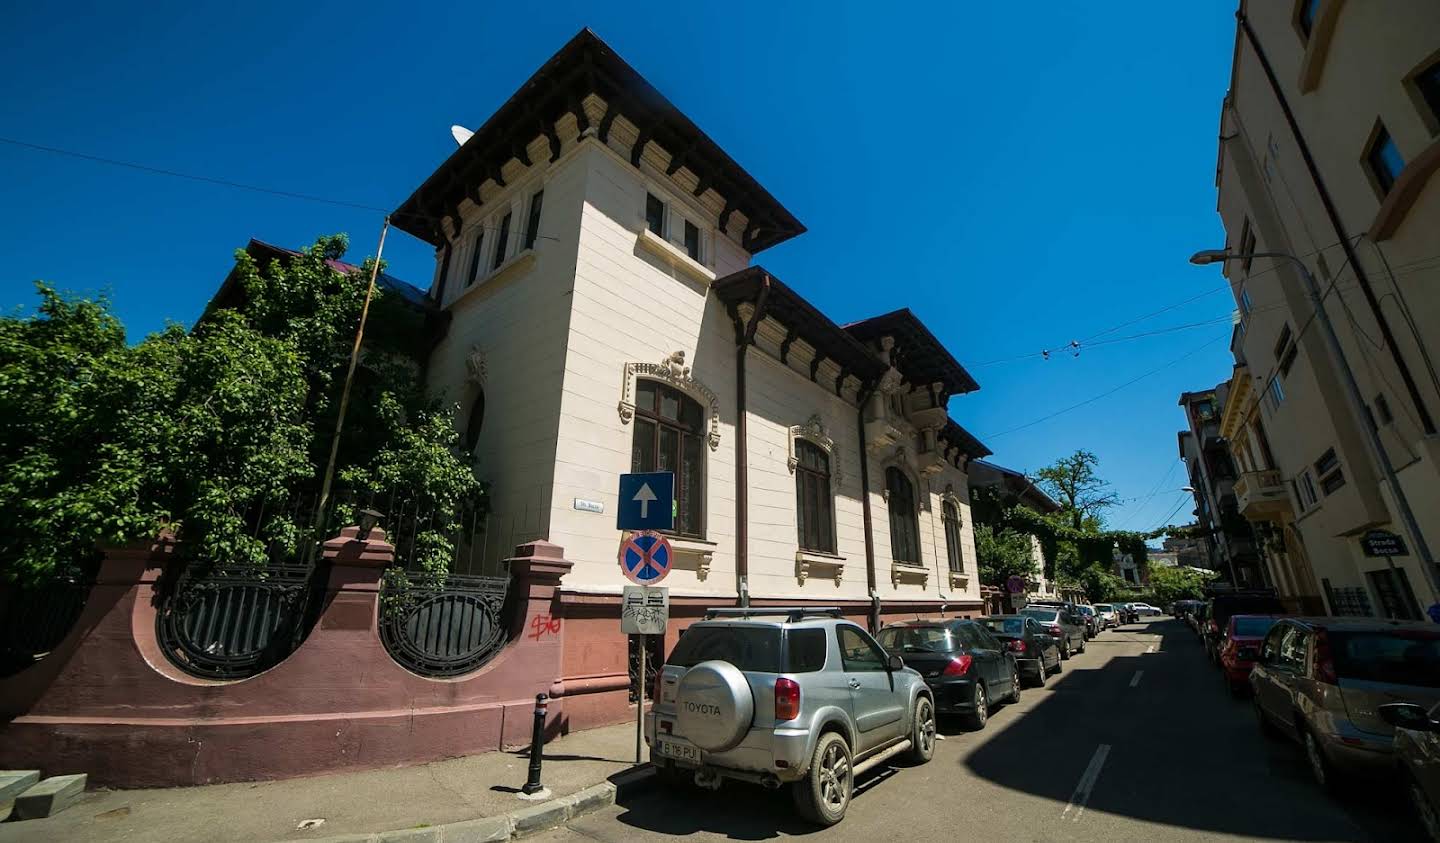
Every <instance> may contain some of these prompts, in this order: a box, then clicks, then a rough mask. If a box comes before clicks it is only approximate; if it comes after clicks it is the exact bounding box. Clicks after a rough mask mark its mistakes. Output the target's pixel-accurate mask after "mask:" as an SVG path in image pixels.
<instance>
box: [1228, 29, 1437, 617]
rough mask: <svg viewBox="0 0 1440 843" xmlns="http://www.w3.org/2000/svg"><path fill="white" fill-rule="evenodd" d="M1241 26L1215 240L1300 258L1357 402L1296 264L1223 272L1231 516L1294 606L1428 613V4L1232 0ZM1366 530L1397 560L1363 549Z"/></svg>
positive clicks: (1433, 479) (1431, 338)
mask: <svg viewBox="0 0 1440 843" xmlns="http://www.w3.org/2000/svg"><path fill="white" fill-rule="evenodd" d="M1238 18H1239V25H1238V29H1237V36H1236V43H1235V53H1234V64H1233V69H1232V78H1231V85H1230V90H1229V92H1228V93H1227V95H1226V96H1225V99H1224V103H1223V106H1222V112H1221V120H1220V149H1219V160H1218V162H1217V172H1216V184H1217V187H1218V190H1219V202H1218V210H1219V213H1220V217H1221V220H1222V222H1223V224H1224V226H1225V229H1226V232H1227V243H1226V246H1227V248H1228V249H1230V250H1231V251H1232V252H1234V253H1236V254H1242V255H1246V254H1251V253H1254V252H1280V253H1285V254H1288V255H1293V256H1295V257H1296V258H1298V259H1299V260H1300V261H1302V262H1303V263H1304V265H1305V266H1306V267H1307V269H1308V270H1309V272H1310V273H1311V274H1312V275H1313V277H1314V279H1315V281H1316V283H1317V284H1318V287H1319V291H1320V293H1321V295H1322V297H1323V303H1324V308H1325V310H1326V313H1327V314H1328V315H1329V318H1330V320H1331V321H1332V322H1333V323H1334V325H1335V330H1336V333H1337V334H1338V340H1339V345H1340V348H1341V352H1342V353H1343V356H1344V359H1345V360H1346V361H1348V364H1349V367H1350V368H1351V369H1352V370H1353V372H1354V377H1355V380H1356V382H1357V386H1358V389H1359V393H1360V400H1361V402H1363V406H1356V402H1354V401H1352V400H1351V399H1350V397H1349V395H1348V392H1347V388H1346V380H1345V375H1344V370H1343V368H1342V366H1341V365H1340V358H1339V357H1338V356H1337V355H1336V354H1335V353H1333V352H1332V350H1331V349H1330V348H1329V346H1328V344H1327V341H1326V338H1325V333H1324V331H1323V330H1322V327H1321V326H1320V325H1317V324H1316V322H1315V320H1314V313H1315V309H1314V306H1313V305H1312V303H1311V301H1310V299H1309V298H1308V297H1307V292H1306V285H1305V278H1304V277H1303V276H1302V275H1301V274H1300V273H1299V272H1298V271H1297V268H1296V267H1295V265H1294V264H1292V263H1291V262H1289V261H1288V260H1284V259H1270V258H1263V257H1255V258H1240V259H1236V260H1230V261H1227V262H1226V264H1225V270H1226V276H1227V278H1228V280H1229V284H1230V286H1231V288H1232V290H1233V292H1234V295H1235V300H1236V302H1237V305H1238V310H1239V316H1238V324H1237V327H1236V331H1235V334H1234V339H1233V343H1232V350H1233V352H1234V356H1235V361H1236V368H1235V372H1234V375H1233V377H1232V379H1231V381H1230V386H1229V389H1230V391H1231V398H1230V400H1229V402H1227V403H1228V406H1227V412H1226V417H1225V431H1224V433H1225V435H1226V437H1227V438H1228V439H1229V440H1230V441H1231V443H1232V447H1233V449H1234V452H1235V461H1236V463H1237V466H1236V467H1237V472H1238V475H1239V476H1238V478H1237V480H1236V483H1235V492H1236V498H1237V503H1238V506H1239V508H1240V511H1241V512H1242V514H1244V515H1245V517H1246V518H1247V519H1249V520H1251V521H1252V522H1254V523H1256V524H1260V525H1263V527H1262V530H1261V534H1262V537H1263V542H1264V545H1265V547H1266V548H1267V555H1268V556H1269V558H1271V559H1273V560H1278V561H1277V562H1276V563H1275V564H1273V565H1272V571H1273V575H1274V579H1275V581H1276V585H1277V587H1279V588H1283V589H1288V590H1289V591H1290V593H1291V595H1292V597H1294V599H1296V600H1297V601H1299V602H1300V603H1301V604H1304V605H1307V606H1310V607H1312V608H1320V607H1322V606H1323V608H1324V610H1326V611H1328V612H1331V613H1334V614H1354V615H1376V616H1381V617H1397V618H1419V617H1421V613H1422V612H1423V610H1424V609H1425V607H1427V606H1429V605H1431V604H1434V603H1436V602H1437V601H1440V587H1437V572H1436V569H1435V566H1434V563H1433V559H1431V558H1430V556H1431V554H1432V553H1433V550H1434V548H1436V547H1437V545H1440V517H1437V516H1440V437H1437V435H1436V431H1437V429H1436V418H1437V415H1436V414H1437V413H1440V377H1437V371H1436V367H1435V366H1434V357H1433V355H1434V354H1435V353H1436V351H1437V349H1436V348H1435V342H1436V337H1440V297H1437V296H1436V295H1435V292H1434V290H1435V288H1436V283H1437V282H1440V252H1437V248H1436V247H1437V242H1440V241H1437V238H1436V232H1437V231H1440V181H1437V180H1436V179H1434V178H1433V175H1434V173H1435V172H1436V170H1437V169H1440V5H1437V4H1435V3H1433V2H1426V0H1401V1H1400V2H1395V3H1386V4H1373V3H1354V2H1349V3H1347V2H1343V0H1302V2H1294V3H1255V2H1242V4H1241V8H1240V12H1239V15H1238ZM1372 428H1373V430H1374V431H1375V432H1376V433H1377V435H1378V438H1379V440H1380V443H1381V446H1380V448H1379V449H1376V448H1374V447H1372V446H1371V444H1370V442H1369V438H1370V431H1371V429H1372ZM1386 463H1389V465H1390V466H1391V467H1393V470H1394V473H1395V475H1396V477H1397V478H1398V485H1399V488H1400V489H1401V490H1402V493H1403V498H1404V500H1403V502H1402V501H1401V500H1399V499H1397V497H1396V495H1395V494H1393V492H1392V489H1391V487H1390V486H1389V485H1388V483H1387V482H1386V471H1385V464H1386ZM1402 506H1408V508H1409V510H1411V511H1412V512H1413V513H1414V516H1415V521H1416V522H1418V525H1419V530H1418V531H1413V530H1411V529H1410V525H1409V524H1407V519H1405V518H1404V517H1403V510H1402ZM1377 531H1378V533H1377ZM1367 534H1370V535H1376V534H1378V535H1381V536H1390V537H1398V539H1399V543H1398V546H1399V547H1400V548H1401V549H1402V550H1404V553H1402V554H1401V555H1398V556H1389V557H1386V556H1379V555H1371V554H1372V552H1373V551H1374V550H1375V547H1376V544H1375V543H1374V542H1367V540H1366V536H1367ZM1391 547H1392V549H1393V548H1394V547H1396V545H1394V544H1392V545H1391Z"/></svg>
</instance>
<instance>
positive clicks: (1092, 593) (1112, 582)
mask: <svg viewBox="0 0 1440 843" xmlns="http://www.w3.org/2000/svg"><path fill="white" fill-rule="evenodd" d="M1076 580H1077V582H1078V583H1079V584H1080V589H1081V590H1082V591H1084V592H1085V598H1086V599H1087V600H1089V601H1090V602H1091V603H1105V602H1108V601H1110V600H1114V599H1116V598H1118V597H1119V596H1120V594H1122V593H1123V592H1124V591H1125V581H1124V580H1123V579H1121V578H1120V577H1118V576H1116V575H1115V574H1112V573H1110V571H1109V569H1107V568H1105V567H1104V566H1101V565H1091V566H1090V567H1088V568H1086V569H1084V570H1083V571H1081V572H1080V575H1079V576H1078V577H1076Z"/></svg>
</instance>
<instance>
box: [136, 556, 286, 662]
mask: <svg viewBox="0 0 1440 843" xmlns="http://www.w3.org/2000/svg"><path fill="white" fill-rule="evenodd" d="M310 579H311V569H310V568H309V567H308V566H306V565H294V564H287V565H269V566H263V567H262V566H251V565H220V564H212V563H205V562H195V563H191V564H189V565H188V566H186V567H185V568H184V570H183V571H182V572H181V574H180V577H179V580H178V582H176V583H175V585H174V588H173V590H172V591H171V592H170V594H168V595H167V596H166V597H165V598H164V599H163V603H162V607H161V610H160V613H159V615H158V616H157V617H156V619H155V624H156V634H157V635H158V637H159V640H160V646H161V648H162V649H163V650H164V651H165V655H166V657H168V658H169V659H170V661H171V662H172V663H173V664H174V665H175V666H176V667H178V668H180V669H181V670H183V671H185V672H186V673H189V674H191V675H193V676H200V677H203V678H206V679H241V678H244V677H247V676H254V675H256V674H258V673H260V672H262V671H264V670H267V669H269V668H271V667H273V666H275V665H276V664H279V663H280V662H281V661H283V660H284V659H285V657H286V656H288V655H290V653H292V652H293V651H294V650H295V648H296V647H298V646H299V645H300V642H301V641H302V640H304V637H305V633H306V632H307V631H308V626H309V625H308V624H307V623H306V615H307V609H308V608H309V597H310V595H311V593H312V589H311V587H310Z"/></svg>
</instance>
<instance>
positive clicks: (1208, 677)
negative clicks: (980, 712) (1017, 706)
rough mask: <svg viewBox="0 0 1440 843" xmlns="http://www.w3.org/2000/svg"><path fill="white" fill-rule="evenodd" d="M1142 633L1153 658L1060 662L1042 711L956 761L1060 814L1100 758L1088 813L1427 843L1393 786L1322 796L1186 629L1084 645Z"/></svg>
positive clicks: (1265, 833)
mask: <svg viewBox="0 0 1440 843" xmlns="http://www.w3.org/2000/svg"><path fill="white" fill-rule="evenodd" d="M1147 631H1148V632H1149V633H1150V635H1149V636H1147V638H1154V637H1155V636H1156V635H1158V636H1159V637H1158V639H1156V641H1157V645H1158V647H1157V649H1158V650H1159V652H1157V653H1146V654H1141V655H1116V656H1114V657H1112V658H1110V659H1109V661H1108V662H1107V663H1105V664H1104V665H1103V666H1099V665H1097V666H1096V667H1095V668H1094V669H1084V668H1082V669H1078V670H1077V669H1075V665H1076V662H1075V660H1072V661H1068V662H1065V665H1066V672H1065V673H1064V674H1062V675H1061V676H1059V677H1055V678H1052V679H1051V681H1050V685H1049V689H1050V690H1051V691H1052V693H1051V694H1049V695H1048V696H1047V697H1046V698H1045V699H1044V701H1043V702H1041V703H1040V704H1039V705H1036V706H1034V707H1032V708H1030V709H1029V710H1027V711H1025V712H1024V713H1023V716H1021V717H1017V718H1014V719H1011V720H1009V721H1008V722H1006V723H1004V724H1003V728H1000V729H996V730H994V731H993V732H992V731H991V730H990V729H987V730H986V733H981V735H976V736H975V737H977V738H981V740H980V741H978V742H977V744H976V746H975V748H974V749H973V750H971V751H970V752H969V753H968V754H967V755H966V756H965V757H964V758H963V759H962V761H961V763H962V764H964V765H965V766H967V767H968V768H969V769H970V770H971V771H972V772H973V773H975V774H976V775H978V776H980V777H982V778H984V779H986V780H988V781H991V782H994V783H996V784H999V785H1001V786H1004V787H1007V788H1011V789H1013V790H1016V791H1022V792H1024V793H1027V794H1030V795H1032V796H1040V797H1045V798H1049V799H1051V800H1054V801H1055V802H1056V803H1058V804H1057V807H1056V813H1057V814H1059V813H1060V812H1061V811H1062V809H1063V808H1064V806H1066V805H1067V804H1068V803H1069V802H1070V801H1071V799H1072V796H1074V795H1076V791H1077V785H1078V783H1079V782H1080V780H1081V778H1082V776H1084V775H1085V773H1086V770H1087V768H1089V767H1090V766H1092V765H1093V764H1094V763H1095V759H1096V758H1097V756H1100V757H1102V758H1103V763H1102V766H1101V768H1100V771H1099V774H1098V776H1097V777H1095V779H1094V782H1095V784H1094V787H1093V790H1092V791H1091V793H1090V795H1089V798H1088V806H1087V807H1086V811H1087V812H1097V811H1098V812H1105V813H1108V814H1112V815H1116V816H1123V817H1130V818H1133V819H1137V820H1142V821H1145V822H1151V823H1159V824H1163V825H1168V826H1173V827H1178V828H1185V829H1192V830H1196V831H1202V832H1213V833H1217V834H1231V835H1236V836H1239V837H1246V838H1283V839H1291V840H1335V839H1356V838H1357V836H1359V835H1363V836H1361V837H1359V839H1383V840H1390V841H1394V840H1411V839H1414V840H1418V839H1420V838H1419V837H1418V836H1417V835H1418V828H1417V827H1416V826H1415V825H1414V823H1412V822H1410V821H1409V820H1410V808H1409V805H1408V804H1407V803H1406V802H1405V801H1404V798H1403V796H1402V795H1401V794H1400V789H1399V788H1396V787H1394V786H1393V785H1390V784H1389V783H1388V782H1385V781H1378V782H1368V783H1365V785H1364V786H1363V787H1359V786H1357V788H1356V789H1355V791H1354V792H1352V793H1349V794H1346V795H1345V796H1344V797H1342V798H1339V799H1336V798H1333V797H1329V796H1327V795H1326V794H1324V793H1323V792H1321V791H1320V790H1319V788H1318V787H1317V786H1316V785H1315V784H1314V783H1313V781H1312V780H1311V778H1310V775H1309V770H1308V768H1307V766H1306V765H1305V762H1304V759H1303V758H1302V756H1301V753H1300V751H1299V749H1298V747H1296V746H1295V745H1293V744H1291V743H1289V742H1287V741H1272V740H1267V739H1265V738H1263V737H1262V736H1261V735H1260V733H1259V731H1258V730H1257V729H1256V726H1255V722H1254V717H1253V714H1252V711H1251V703H1250V701H1249V700H1248V699H1244V700H1241V699H1234V698H1232V697H1231V696H1230V694H1229V692H1228V691H1227V690H1226V688H1225V687H1224V685H1223V683H1222V680H1221V678H1220V675H1219V673H1218V671H1217V670H1216V668H1214V667H1213V666H1211V665H1210V663H1209V662H1208V661H1207V660H1206V659H1205V657H1204V653H1203V650H1202V648H1201V646H1200V641H1199V639H1198V638H1197V637H1196V636H1195V634H1194V633H1193V632H1192V631H1191V630H1190V629H1189V628H1188V627H1185V626H1184V625H1182V624H1181V623H1180V622H1179V621H1174V620H1158V621H1155V622H1153V623H1152V624H1150V625H1149V626H1148V629H1147V627H1146V626H1140V625H1131V626H1129V627H1126V628H1123V629H1122V630H1121V631H1120V635H1118V636H1117V635H1116V633H1114V632H1107V633H1104V634H1102V635H1101V636H1100V637H1099V638H1097V639H1095V640H1094V641H1091V642H1090V646H1091V647H1092V648H1101V649H1102V651H1103V649H1108V648H1109V647H1110V646H1111V645H1121V646H1125V647H1126V649H1127V650H1133V649H1134V644H1133V643H1122V642H1124V641H1125V640H1126V639H1129V641H1130V642H1133V640H1134V638H1135V637H1136V635H1135V633H1145V632H1147ZM1127 633H1129V634H1127ZM1107 636H1109V637H1107ZM1137 674H1138V678H1137ZM1132 683H1133V684H1132ZM1002 719H1003V718H1002ZM996 725H1001V724H996V723H994V722H993V721H992V724H991V726H992V727H994V726H996ZM982 736H983V737H982ZM1102 745H1105V746H1108V747H1109V749H1108V750H1105V751H1103V753H1102V752H1101V751H1100V747H1101V746H1102Z"/></svg>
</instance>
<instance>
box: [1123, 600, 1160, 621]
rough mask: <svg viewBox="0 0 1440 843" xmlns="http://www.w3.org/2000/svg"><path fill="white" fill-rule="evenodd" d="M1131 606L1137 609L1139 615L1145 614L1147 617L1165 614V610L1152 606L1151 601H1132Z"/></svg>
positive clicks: (1136, 612)
mask: <svg viewBox="0 0 1440 843" xmlns="http://www.w3.org/2000/svg"><path fill="white" fill-rule="evenodd" d="M1130 608H1132V609H1134V610H1135V614H1136V615H1137V616H1140V615H1143V616H1145V617H1151V618H1153V617H1155V616H1156V615H1163V614H1165V613H1164V612H1162V611H1160V609H1159V607H1157V606H1151V605H1150V604H1149V603H1131V604H1130Z"/></svg>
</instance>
